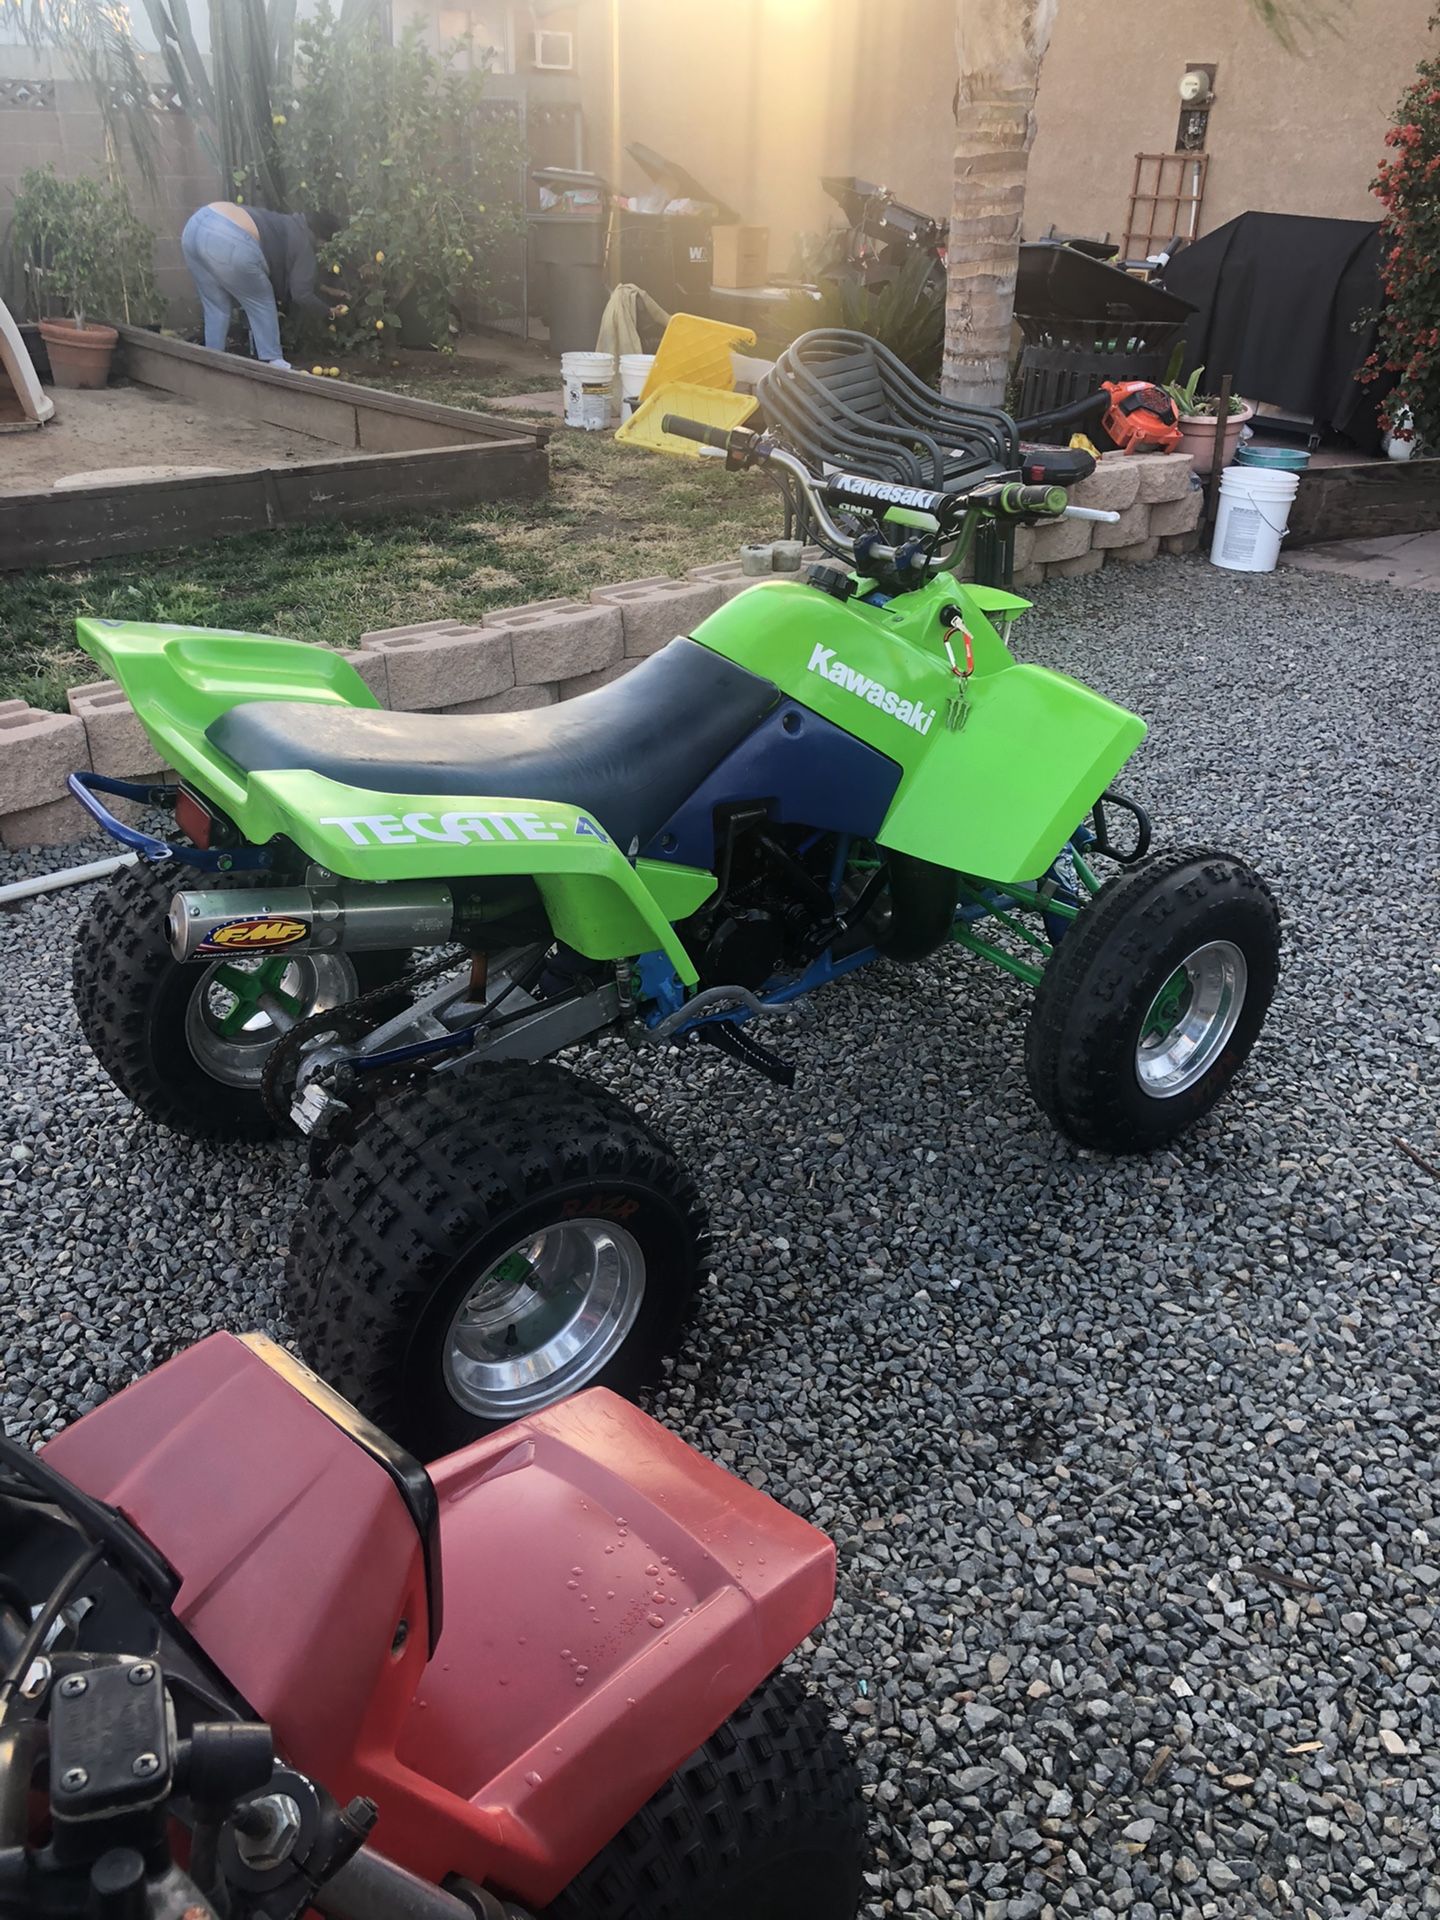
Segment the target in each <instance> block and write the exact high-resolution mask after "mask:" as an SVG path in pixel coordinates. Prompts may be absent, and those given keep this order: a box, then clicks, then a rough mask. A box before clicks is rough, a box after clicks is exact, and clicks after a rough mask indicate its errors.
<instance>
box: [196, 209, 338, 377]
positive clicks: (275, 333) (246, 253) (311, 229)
mask: <svg viewBox="0 0 1440 1920" xmlns="http://www.w3.org/2000/svg"><path fill="white" fill-rule="evenodd" d="M340 224H341V223H340V222H339V221H338V220H337V219H336V218H335V216H334V214H331V213H310V214H304V213H272V212H271V211H270V209H269V208H268V207H241V206H237V205H236V204H235V203H234V202H233V201H231V200H213V201H211V203H210V205H209V206H208V207H201V208H200V209H199V210H198V211H197V212H195V213H192V214H191V216H190V218H189V219H188V220H187V221H186V222H185V231H184V232H183V233H182V234H181V236H180V250H181V252H182V253H183V254H184V256H185V264H186V266H187V267H189V269H190V277H191V279H192V280H193V281H194V282H195V286H196V290H197V291H198V293H199V295H200V304H201V305H202V307H203V308H204V309H205V344H206V346H207V347H210V348H212V349H213V350H214V351H215V352H217V353H223V352H224V351H225V341H226V338H227V336H228V334H229V331H230V310H231V307H232V306H234V305H238V306H240V307H242V308H243V309H244V312H245V318H246V320H247V321H248V322H249V324H250V342H251V345H252V346H253V347H254V350H255V358H256V359H257V360H263V361H265V363H266V364H267V365H268V366H272V367H288V366H289V364H290V362H289V361H288V360H287V359H286V358H285V357H284V355H283V354H282V353H281V351H280V313H279V304H278V303H279V302H281V301H283V302H284V304H285V306H286V307H287V309H288V310H289V311H290V312H292V313H305V314H311V315H317V316H318V315H324V316H325V317H326V318H328V317H329V316H330V314H331V313H332V312H333V313H337V314H339V313H344V312H345V311H346V308H345V305H344V297H345V296H344V289H343V288H341V287H331V286H327V285H325V284H324V283H323V282H321V281H320V265H319V262H318V261H317V260H316V258H315V242H316V241H317V240H319V241H322V242H323V241H326V240H330V239H333V238H334V236H335V235H336V234H337V233H338V232H339V231H340ZM322 296H323V297H322ZM331 302H333V303H334V304H333V305H331V304H327V303H331Z"/></svg>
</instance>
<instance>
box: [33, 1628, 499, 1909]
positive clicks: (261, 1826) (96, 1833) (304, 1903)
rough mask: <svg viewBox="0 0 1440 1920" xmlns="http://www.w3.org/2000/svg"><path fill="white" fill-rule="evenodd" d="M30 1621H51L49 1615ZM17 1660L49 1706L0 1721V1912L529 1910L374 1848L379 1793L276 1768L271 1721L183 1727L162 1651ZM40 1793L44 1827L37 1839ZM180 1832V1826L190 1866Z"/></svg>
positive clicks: (178, 1694)
mask: <svg viewBox="0 0 1440 1920" xmlns="http://www.w3.org/2000/svg"><path fill="white" fill-rule="evenodd" d="M41 1617H42V1618H43V1619H44V1620H45V1623H46V1625H47V1627H51V1628H53V1627H54V1626H55V1624H56V1621H55V1619H54V1618H53V1617H52V1612H51V1610H50V1609H48V1608H47V1609H45V1610H43V1612H42V1616H41ZM26 1668H27V1674H28V1676H29V1685H28V1692H29V1693H30V1694H31V1695H34V1696H38V1697H41V1698H48V1711H47V1713H46V1716H45V1718H43V1719H40V1718H34V1719H26V1720H22V1721H20V1722H19V1723H18V1724H17V1725H15V1726H13V1727H12V1726H7V1727H5V1729H4V1730H3V1732H0V1920H35V1916H37V1915H41V1914H44V1915H50V1916H54V1920H71V1916H73V1920H181V1916H183V1920H250V1916H255V1920H260V1917H261V1916H264V1920H296V1916H298V1915H300V1914H301V1913H304V1912H306V1911H309V1910H311V1909H313V1910H314V1911H315V1912H317V1913H322V1914H325V1915H327V1916H329V1917H330V1920H528V1916H527V1915H526V1912H525V1910H524V1909H523V1908H520V1907H517V1906H513V1905H511V1904H510V1903H509V1902H506V1901H501V1900H500V1899H499V1898H498V1897H497V1896H496V1895H494V1894H492V1893H488V1892H486V1891H485V1890H484V1889H483V1888H480V1887H477V1886H473V1885H466V1886H465V1889H464V1894H463V1897H462V1896H461V1895H460V1894H458V1893H451V1892H447V1891H446V1889H445V1888H443V1887H439V1886H435V1885H433V1884H432V1883H430V1882H428V1881H425V1880H422V1879H420V1878H419V1876H418V1875H416V1874H413V1873H409V1872H407V1871H406V1870H405V1869H404V1868H403V1867H399V1866H396V1865H395V1863H394V1862H393V1861H390V1860H387V1859H386V1858H385V1857H384V1855H383V1854H378V1853H375V1852H373V1851H372V1850H371V1849H370V1848H368V1847H367V1846H366V1844H365V1842H366V1838H367V1836H368V1834H369V1833H370V1830H371V1829H372V1828H373V1827H374V1825H375V1822H376V1819H377V1813H378V1810H377V1808H376V1805H375V1802H374V1801H373V1800H369V1799H365V1798H363V1797H359V1798H356V1799H354V1800H352V1801H351V1802H350V1803H349V1805H348V1806H345V1807H340V1806H337V1805H336V1803H335V1801H334V1799H333V1798H332V1796H331V1795H330V1794H329V1793H327V1792H326V1790H325V1789H324V1787H322V1786H320V1785H318V1784H317V1783H316V1782H314V1781H312V1780H309V1779H307V1778H306V1777H305V1776H304V1775H303V1774H299V1773H296V1772H294V1771H293V1770H292V1769H290V1768H288V1767H285V1766H283V1765H281V1764H278V1763H277V1761H276V1756H275V1743H274V1739H273V1737H272V1734H271V1730H270V1728H269V1726H268V1725H266V1724H265V1723H264V1722H262V1721H235V1720H216V1721H204V1722H197V1723H193V1724H189V1726H188V1731H187V1732H185V1733H184V1734H183V1735H182V1734H181V1733H179V1732H178V1731H177V1728H179V1727H181V1726H185V1725H186V1724H187V1723H186V1721H185V1718H184V1694H183V1689H177V1690H172V1688H171V1686H170V1684H169V1682H168V1681H167V1676H166V1673H165V1669H164V1668H163V1667H162V1665H161V1663H160V1661H159V1660H156V1659H137V1658H135V1657H134V1656H133V1655H124V1654H116V1655H113V1656H108V1655H100V1654H94V1655H87V1654H79V1653H71V1654H66V1655H60V1656H58V1657H57V1658H56V1659H55V1660H54V1662H53V1663H51V1662H49V1661H40V1662H38V1663H34V1662H28V1661H27V1662H26ZM37 1669H38V1677H37ZM12 1671H13V1670H12ZM22 1678H24V1676H22ZM37 1792H38V1795H39V1797H40V1799H41V1800H42V1801H43V1802H44V1803H45V1820H44V1822H43V1825H44V1826H45V1827H46V1828H48V1830H49V1836H50V1837H49V1840H48V1843H47V1844H45V1845H43V1846H39V1847H36V1846H32V1845H31V1844H30V1842H31V1836H32V1832H33V1830H34V1824H35V1823H34V1820H33V1814H34V1807H33V1805H32V1800H31V1796H32V1794H34V1793H37ZM177 1828H178V1829H182V1830H188V1833H189V1836H190V1838H189V1847H188V1849H187V1850H186V1852H187V1858H188V1866H189V1871H186V1870H185V1868H183V1867H182V1866H181V1865H180V1864H179V1862H178V1861H177V1860H176V1857H175V1853H176V1849H175V1846H174V1835H175V1832H176V1830H177Z"/></svg>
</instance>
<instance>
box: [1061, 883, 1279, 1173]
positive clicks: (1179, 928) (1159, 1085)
mask: <svg viewBox="0 0 1440 1920" xmlns="http://www.w3.org/2000/svg"><path fill="white" fill-rule="evenodd" d="M1279 972H1280V916H1279V913H1278V911H1277V909H1276V906H1275V901H1274V899H1273V897H1272V895H1271V893H1270V889H1269V888H1268V887H1267V886H1266V885H1265V882H1264V881H1263V880H1262V879H1261V878H1260V876H1259V875H1258V874H1257V873H1255V872H1254V871H1253V870H1252V869H1251V868H1250V867H1248V866H1247V865H1246V864H1245V862H1244V861H1243V860H1237V859H1236V858H1235V857H1234V856H1233V855H1231V854H1227V853H1211V852H1207V851H1204V850H1200V849H1194V848H1190V849H1183V850H1177V851H1176V852H1173V853H1161V854H1152V855H1150V856H1149V857H1148V858H1147V859H1145V860H1143V861H1141V862H1140V863H1139V865H1137V866H1135V867H1132V868H1130V869H1129V870H1128V871H1127V872H1125V873H1122V874H1121V875H1119V876H1118V878H1116V879H1114V880H1110V881H1108V882H1107V883H1106V885H1105V886H1103V887H1102V888H1101V889H1100V891H1099V893H1098V894H1097V895H1096V896H1095V898H1094V900H1093V901H1092V902H1091V904H1090V905H1089V906H1088V907H1087V908H1086V909H1085V911H1084V912H1083V913H1082V914H1081V916H1080V918H1079V919H1078V920H1077V921H1075V922H1074V923H1073V925H1072V926H1071V927H1070V929H1069V931H1068V932H1067V933H1066V935H1065V938H1064V939H1063V940H1062V941H1061V942H1060V943H1059V945H1058V946H1057V947H1056V949H1055V952H1054V955H1053V956H1052V958H1051V959H1050V960H1049V962H1048V963H1047V964H1046V967H1045V972H1044V974H1043V976H1042V978H1041V981H1040V985H1039V987H1038V988H1037V989H1036V993H1035V1002H1034V1006H1033V1008H1032V1010H1031V1014H1030V1025H1029V1029H1028V1031H1027V1034H1026V1041H1025V1068H1026V1073H1027V1076H1028V1078H1029V1082H1030V1090H1031V1092H1032V1093H1033V1094H1034V1096H1035V1099H1036V1101H1037V1102H1038V1103H1039V1105H1040V1106H1041V1107H1042V1108H1043V1110H1044V1111H1045V1113H1047V1114H1048V1115H1049V1117H1050V1119H1051V1120H1052V1121H1053V1122H1054V1123H1055V1125H1056V1126H1057V1127H1058V1128H1059V1129H1060V1130H1061V1132H1062V1133H1065V1134H1067V1135H1068V1136H1069V1138H1070V1139H1072V1140H1073V1141H1075V1142H1076V1143H1077V1145H1079V1146H1083V1147H1096V1148H1099V1149H1101V1150H1102V1151H1104V1152H1107V1153H1143V1152H1146V1151H1148V1150H1150V1149H1152V1148H1155V1147H1160V1146H1163V1145H1164V1144H1165V1143H1166V1141H1168V1140H1173V1139H1174V1138H1175V1137H1176V1135H1177V1134H1181V1133H1183V1132H1184V1131H1185V1130H1186V1128H1187V1127H1191V1126H1193V1125H1194V1124H1195V1122H1196V1121H1197V1120H1199V1119H1200V1118H1201V1116H1202V1115H1204V1114H1206V1113H1208V1112H1209V1111H1210V1109H1211V1107H1213V1106H1214V1105H1215V1103H1216V1101H1217V1100H1219V1099H1220V1098H1221V1097H1222V1095H1223V1094H1224V1093H1225V1091H1226V1089H1227V1088H1228V1087H1229V1085H1230V1083H1231V1081H1232V1080H1233V1079H1234V1078H1235V1075H1236V1074H1237V1073H1238V1072H1239V1070H1240V1068H1241V1066H1242V1065H1243V1064H1244V1062H1245V1060H1246V1058H1247V1056H1248V1055H1249V1052H1250V1049H1251V1048H1252V1047H1253V1046H1254V1044H1255V1040H1256V1038H1257V1036H1258V1035H1259V1032H1260V1028H1261V1025H1262V1024H1263V1022H1264V1019H1265V1015H1266V1012H1267V1010H1268V1009H1269V1006H1270V1001H1271V999H1272V997H1273V995H1274V992H1275V984H1276V981H1277V979H1278V978H1279Z"/></svg>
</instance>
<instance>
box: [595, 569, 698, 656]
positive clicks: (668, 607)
mask: <svg viewBox="0 0 1440 1920" xmlns="http://www.w3.org/2000/svg"><path fill="white" fill-rule="evenodd" d="M590 598H591V600H592V601H593V602H594V604H595V605H596V606H601V607H618V608H619V609H620V618H621V622H622V624H623V626H624V631H625V653H626V656H627V658H629V659H643V658H644V657H645V656H646V655H647V654H651V653H658V652H659V651H660V649H661V648H662V647H665V646H668V645H669V644H670V642H671V641H672V640H674V639H675V638H676V637H677V635H685V634H688V633H690V632H691V631H692V629H693V628H695V627H698V626H699V624H700V622H701V621H702V620H703V619H704V618H705V617H706V615H707V614H711V613H714V611H715V609H716V608H717V607H718V606H719V605H720V604H721V594H720V590H719V588H718V587H716V585H715V584H714V582H713V581H710V580H627V581H625V582H623V583H622V584H621V585H620V586H618V587H596V588H595V589H594V590H593V592H592V593H591V595H590Z"/></svg>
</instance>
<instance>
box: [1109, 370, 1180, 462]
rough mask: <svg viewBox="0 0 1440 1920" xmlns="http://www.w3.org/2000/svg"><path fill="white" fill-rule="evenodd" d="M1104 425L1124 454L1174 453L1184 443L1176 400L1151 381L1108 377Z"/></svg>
mask: <svg viewBox="0 0 1440 1920" xmlns="http://www.w3.org/2000/svg"><path fill="white" fill-rule="evenodd" d="M1102 384H1103V386H1104V388H1105V391H1106V393H1108V394H1109V396H1110V405H1109V406H1108V407H1107V408H1106V411H1105V418H1104V421H1103V423H1102V424H1103V426H1104V428H1105V431H1106V433H1108V434H1109V436H1110V438H1111V439H1112V440H1113V441H1114V443H1115V445H1116V446H1117V447H1119V448H1120V449H1121V451H1122V452H1124V453H1173V452H1174V451H1175V449H1176V447H1177V446H1178V445H1179V444H1180V425H1179V419H1178V417H1177V415H1176V412H1175V405H1174V402H1173V401H1172V400H1171V398H1170V396H1169V394H1168V393H1166V392H1164V390H1163V389H1162V388H1160V387H1156V386H1152V385H1151V383H1150V382H1149V381H1148V380H1106V381H1104V382H1103V383H1102Z"/></svg>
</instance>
